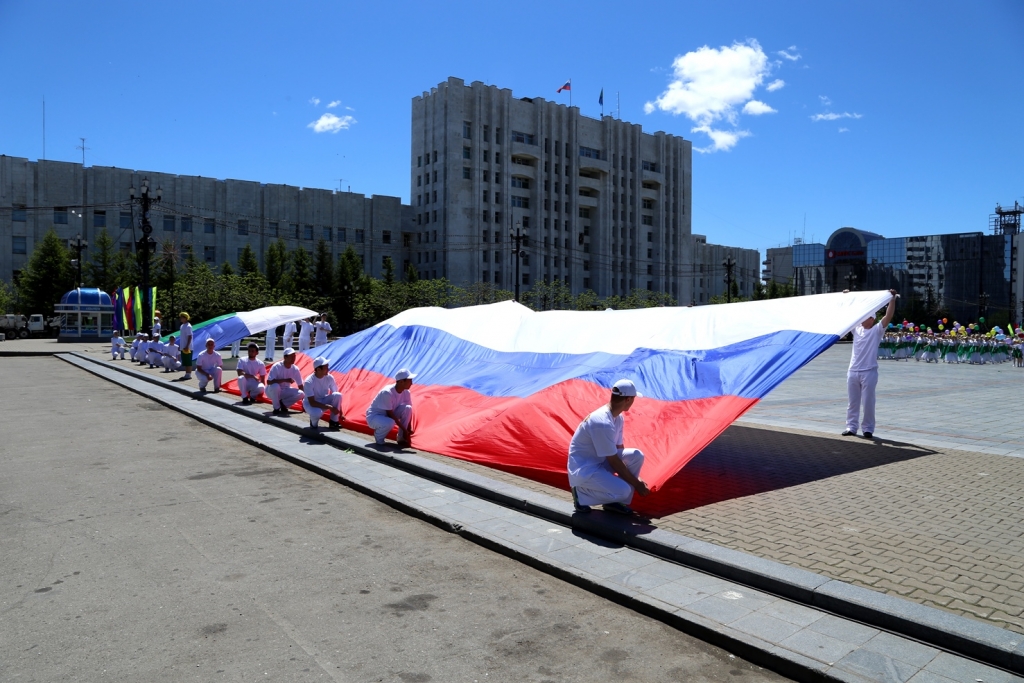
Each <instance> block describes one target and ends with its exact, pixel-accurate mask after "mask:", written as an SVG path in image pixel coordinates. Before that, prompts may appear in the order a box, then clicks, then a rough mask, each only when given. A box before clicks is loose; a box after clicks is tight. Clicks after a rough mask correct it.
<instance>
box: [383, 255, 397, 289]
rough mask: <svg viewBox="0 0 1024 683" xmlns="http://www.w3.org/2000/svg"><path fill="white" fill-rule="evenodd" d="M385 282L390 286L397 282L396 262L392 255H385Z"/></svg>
mask: <svg viewBox="0 0 1024 683" xmlns="http://www.w3.org/2000/svg"><path fill="white" fill-rule="evenodd" d="M384 284H385V285H386V286H388V287H391V286H392V285H394V284H395V263H394V261H392V260H391V257H390V256H385V257H384Z"/></svg>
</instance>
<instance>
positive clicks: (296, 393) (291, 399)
mask: <svg viewBox="0 0 1024 683" xmlns="http://www.w3.org/2000/svg"><path fill="white" fill-rule="evenodd" d="M267 398H269V399H270V402H271V403H272V404H274V410H280V409H281V408H291V407H292V404H294V403H295V402H296V401H303V400H305V399H306V394H304V393H303V392H302V390H301V389H296V388H295V387H293V386H292V385H290V384H280V383H278V384H268V385H267Z"/></svg>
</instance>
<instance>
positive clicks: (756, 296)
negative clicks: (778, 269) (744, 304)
mask: <svg viewBox="0 0 1024 683" xmlns="http://www.w3.org/2000/svg"><path fill="white" fill-rule="evenodd" d="M750 298H751V299H753V300H754V301H761V300H762V299H766V298H768V295H767V293H766V292H765V289H764V285H763V284H762V283H761V281H760V280H755V281H754V291H753V292H752V293H751V296H750Z"/></svg>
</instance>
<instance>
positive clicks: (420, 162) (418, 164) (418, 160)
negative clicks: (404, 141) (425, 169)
mask: <svg viewBox="0 0 1024 683" xmlns="http://www.w3.org/2000/svg"><path fill="white" fill-rule="evenodd" d="M421 166H423V157H422V156H418V157H416V168H420V167H421Z"/></svg>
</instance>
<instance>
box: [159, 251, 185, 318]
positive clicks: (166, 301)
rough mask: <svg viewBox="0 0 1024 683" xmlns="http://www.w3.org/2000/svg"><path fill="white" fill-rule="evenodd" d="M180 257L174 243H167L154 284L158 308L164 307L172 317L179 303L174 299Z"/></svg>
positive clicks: (161, 254)
mask: <svg viewBox="0 0 1024 683" xmlns="http://www.w3.org/2000/svg"><path fill="white" fill-rule="evenodd" d="M178 255H179V253H178V247H177V245H176V244H175V243H174V241H173V240H167V241H165V242H164V244H163V250H162V251H161V252H160V258H159V259H157V267H156V275H155V277H154V278H153V284H154V285H156V300H157V306H156V307H157V308H160V307H161V306H163V307H164V308H165V309H166V310H167V312H168V315H171V316H173V311H174V307H175V305H176V303H177V302H176V300H175V298H174V284H175V283H176V282H177V281H178Z"/></svg>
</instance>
